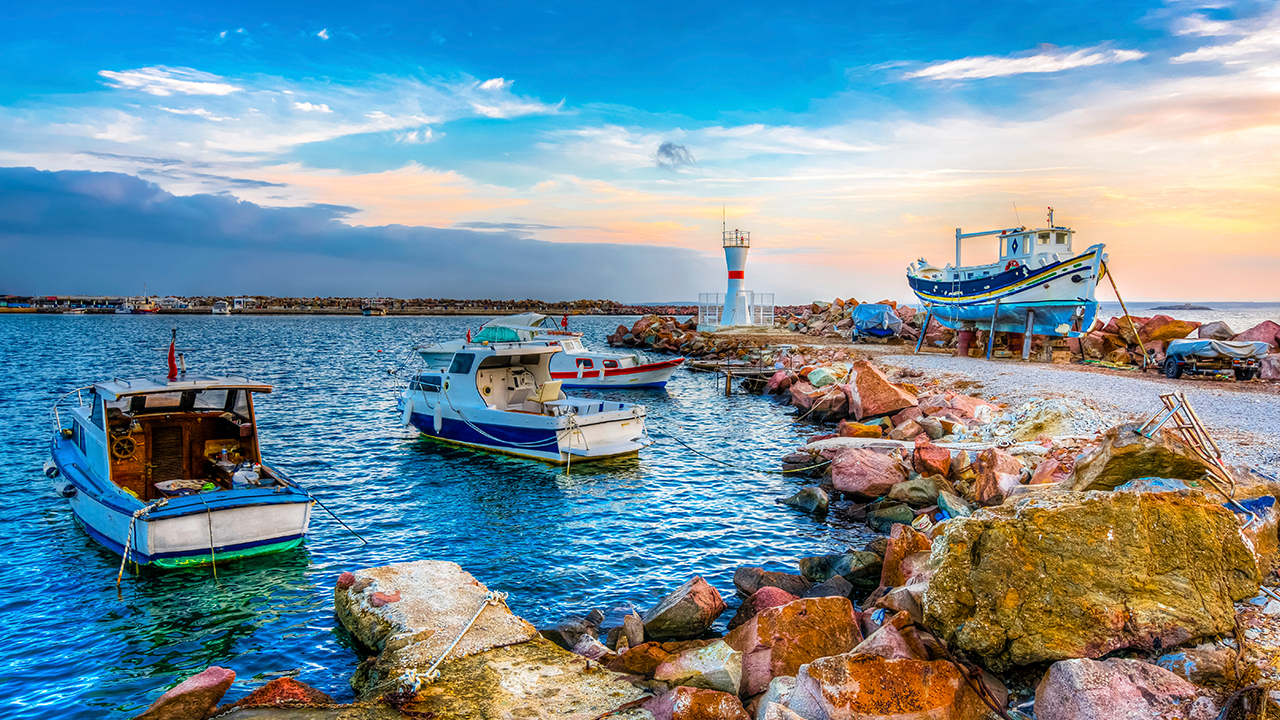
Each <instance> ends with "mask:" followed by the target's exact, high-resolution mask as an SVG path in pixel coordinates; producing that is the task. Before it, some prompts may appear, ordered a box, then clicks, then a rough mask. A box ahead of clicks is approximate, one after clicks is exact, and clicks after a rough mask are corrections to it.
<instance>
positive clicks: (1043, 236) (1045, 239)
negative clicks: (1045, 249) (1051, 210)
mask: <svg viewBox="0 0 1280 720" xmlns="http://www.w3.org/2000/svg"><path fill="white" fill-rule="evenodd" d="M1036 244H1037V245H1048V244H1049V233H1040V237H1038V238H1036Z"/></svg>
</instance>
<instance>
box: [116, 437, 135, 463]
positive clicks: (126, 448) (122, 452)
mask: <svg viewBox="0 0 1280 720" xmlns="http://www.w3.org/2000/svg"><path fill="white" fill-rule="evenodd" d="M137 450H138V442H137V441H136V440H134V439H133V436H132V435H121V436H119V437H117V438H116V439H115V440H112V441H111V454H112V455H114V456H115V458H116V459H117V460H128V459H129V458H131V457H133V454H134V453H135V452H136V451H137Z"/></svg>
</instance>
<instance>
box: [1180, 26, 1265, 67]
mask: <svg viewBox="0 0 1280 720" xmlns="http://www.w3.org/2000/svg"><path fill="white" fill-rule="evenodd" d="M1221 24H1222V25H1224V26H1225V27H1223V28H1222V29H1221V31H1220V32H1215V33H1213V34H1215V35H1243V36H1244V37H1242V38H1241V39H1239V40H1237V41H1235V42H1231V43H1225V44H1222V45H1209V46H1206V47H1202V48H1199V49H1197V50H1193V51H1191V52H1186V53H1182V54H1181V55H1177V56H1175V57H1173V58H1170V59H1169V62H1171V63H1177V64H1183V63H1191V62H1223V63H1238V62H1244V61H1246V60H1261V61H1264V62H1270V61H1273V60H1275V59H1276V58H1277V56H1278V55H1280V19H1275V18H1273V19H1271V21H1270V22H1269V23H1268V24H1266V25H1264V26H1261V27H1251V28H1247V27H1245V26H1244V24H1240V23H1231V24H1227V23H1221ZM1206 34H1207V33H1206Z"/></svg>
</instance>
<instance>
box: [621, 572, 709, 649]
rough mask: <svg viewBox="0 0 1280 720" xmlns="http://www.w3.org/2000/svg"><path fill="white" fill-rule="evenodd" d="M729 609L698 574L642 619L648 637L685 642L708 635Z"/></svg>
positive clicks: (663, 599)
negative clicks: (714, 624) (713, 624)
mask: <svg viewBox="0 0 1280 720" xmlns="http://www.w3.org/2000/svg"><path fill="white" fill-rule="evenodd" d="M728 608H729V606H728V605H726V604H725V602H724V598H722V597H720V592H719V591H718V590H716V589H715V588H713V587H711V586H710V585H709V584H707V581H706V580H703V579H702V576H701V575H698V576H695V577H694V578H693V579H691V580H689V581H688V582H686V583H685V584H683V585H681V586H680V587H678V588H676V589H675V590H673V591H671V593H670V594H669V595H667V596H666V597H664V598H662V600H661V601H659V602H658V604H657V605H655V606H654V607H653V608H652V609H650V610H649V612H647V613H645V614H644V615H643V616H642V618H641V619H642V620H644V632H645V636H646V637H652V638H670V639H675V640H682V639H686V638H692V637H697V636H699V635H701V634H702V633H704V632H706V631H707V628H709V627H711V623H713V622H715V620H716V618H718V617H720V613H722V612H724V611H725V610H727V609H728Z"/></svg>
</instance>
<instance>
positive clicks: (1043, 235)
mask: <svg viewBox="0 0 1280 720" xmlns="http://www.w3.org/2000/svg"><path fill="white" fill-rule="evenodd" d="M1037 237H1039V238H1040V239H1041V240H1043V241H1045V242H1048V241H1049V233H1047V232H1042V233H1040V234H1039V235H1038V236H1037Z"/></svg>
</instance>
